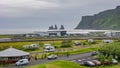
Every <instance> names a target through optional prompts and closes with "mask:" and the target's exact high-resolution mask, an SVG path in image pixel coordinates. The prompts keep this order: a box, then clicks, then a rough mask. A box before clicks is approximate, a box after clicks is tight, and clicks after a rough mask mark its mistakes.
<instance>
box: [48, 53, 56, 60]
mask: <svg viewBox="0 0 120 68" xmlns="http://www.w3.org/2000/svg"><path fill="white" fill-rule="evenodd" d="M47 58H48V60H51V59H57V55H54V54H52V55H50V56H48V57H47Z"/></svg>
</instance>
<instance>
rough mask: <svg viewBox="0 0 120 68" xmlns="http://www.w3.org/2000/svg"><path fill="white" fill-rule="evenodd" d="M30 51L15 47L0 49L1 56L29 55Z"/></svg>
mask: <svg viewBox="0 0 120 68" xmlns="http://www.w3.org/2000/svg"><path fill="white" fill-rule="evenodd" d="M28 55H29V53H28V52H24V51H21V50H17V49H15V48H8V49H6V50H3V51H0V57H19V56H28Z"/></svg>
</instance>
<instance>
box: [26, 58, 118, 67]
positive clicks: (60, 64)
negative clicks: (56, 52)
mask: <svg viewBox="0 0 120 68" xmlns="http://www.w3.org/2000/svg"><path fill="white" fill-rule="evenodd" d="M26 68H89V67H86V66H80V65H78V64H76V63H73V62H69V61H63V60H57V61H54V62H49V63H46V64H39V65H34V66H28V67H26ZM90 68H120V64H118V65H109V66H108V65H107V66H97V67H90Z"/></svg>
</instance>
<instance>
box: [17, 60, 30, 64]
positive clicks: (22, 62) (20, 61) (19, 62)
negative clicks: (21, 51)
mask: <svg viewBox="0 0 120 68" xmlns="http://www.w3.org/2000/svg"><path fill="white" fill-rule="evenodd" d="M28 63H29V61H28V59H21V60H18V61H17V62H16V65H25V64H28Z"/></svg>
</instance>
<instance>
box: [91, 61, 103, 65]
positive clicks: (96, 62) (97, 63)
mask: <svg viewBox="0 0 120 68" xmlns="http://www.w3.org/2000/svg"><path fill="white" fill-rule="evenodd" d="M92 62H93V63H94V64H95V65H97V66H99V65H101V62H100V61H98V60H92Z"/></svg>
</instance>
